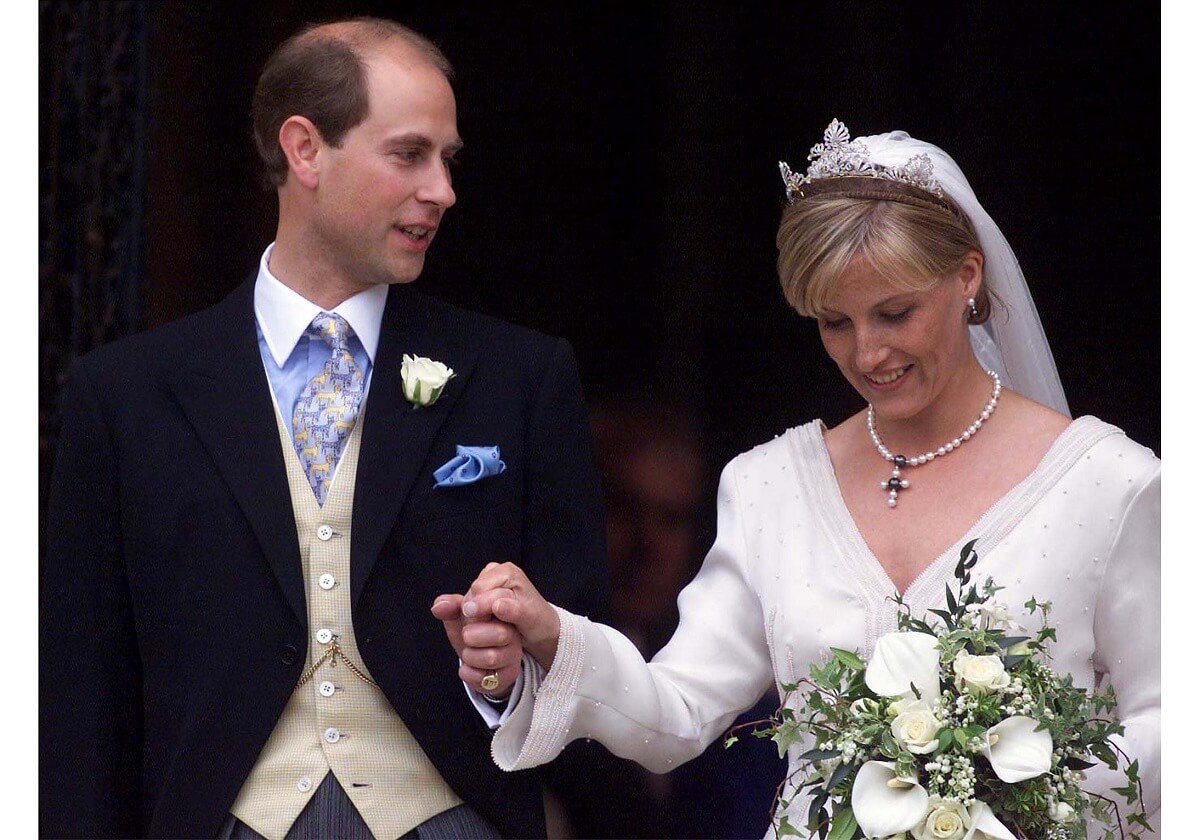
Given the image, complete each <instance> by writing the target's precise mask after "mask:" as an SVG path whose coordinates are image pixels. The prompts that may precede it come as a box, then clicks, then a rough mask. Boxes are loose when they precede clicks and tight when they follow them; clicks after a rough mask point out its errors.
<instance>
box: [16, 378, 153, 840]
mask: <svg viewBox="0 0 1200 840" xmlns="http://www.w3.org/2000/svg"><path fill="white" fill-rule="evenodd" d="M86 361H87V360H86V359H84V360H82V361H81V362H77V363H76V364H75V365H74V368H73V370H72V372H71V376H70V379H69V382H68V386H67V388H66V391H65V408H64V413H63V428H62V436H61V439H60V444H59V449H58V453H57V458H56V461H55V469H54V475H53V479H52V482H51V488H50V496H49V502H48V505H47V511H46V522H47V540H46V549H45V555H44V557H43V566H42V569H41V587H40V589H41V595H40V616H39V622H40V641H41V650H40V655H39V658H40V663H41V664H40V680H39V682H40V686H39V687H40V712H39V739H40V761H39V764H40V834H41V836H44V837H128V836H137V835H139V834H141V833H142V831H143V829H142V796H141V772H142V759H141V756H142V698H141V664H140V659H139V656H138V650H137V641H136V637H135V633H134V625H133V612H132V607H131V599H130V591H129V583H128V580H127V577H126V573H125V564H124V559H123V552H122V545H121V528H120V502H119V493H118V485H117V458H116V454H115V446H114V441H113V439H112V437H111V435H110V430H109V428H108V426H107V424H106V422H105V419H104V416H103V411H102V407H101V403H100V399H99V398H98V396H97V391H96V388H95V386H94V385H93V383H92V382H91V381H90V380H89V377H88V372H87V365H86Z"/></svg>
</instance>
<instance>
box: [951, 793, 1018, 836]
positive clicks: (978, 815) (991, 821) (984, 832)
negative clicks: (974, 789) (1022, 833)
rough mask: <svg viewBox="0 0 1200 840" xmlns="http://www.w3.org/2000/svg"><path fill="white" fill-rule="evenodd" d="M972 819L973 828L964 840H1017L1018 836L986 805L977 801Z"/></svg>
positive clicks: (971, 814) (973, 807)
mask: <svg viewBox="0 0 1200 840" xmlns="http://www.w3.org/2000/svg"><path fill="white" fill-rule="evenodd" d="M970 817H971V827H970V828H968V829H967V834H966V836H965V837H963V840H1017V837H1016V835H1014V834H1013V833H1012V832H1011V831H1009V830H1008V829H1007V828H1006V827H1005V825H1004V823H1002V822H1000V820H998V819H996V815H995V814H993V813H992V809H991V808H989V807H988V806H987V804H986V803H983V802H979V801H978V800H976V802H975V804H974V805H972V806H971V810H970Z"/></svg>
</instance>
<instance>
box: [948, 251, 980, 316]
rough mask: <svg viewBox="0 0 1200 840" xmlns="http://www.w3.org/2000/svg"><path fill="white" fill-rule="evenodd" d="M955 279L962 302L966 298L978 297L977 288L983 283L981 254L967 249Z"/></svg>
mask: <svg viewBox="0 0 1200 840" xmlns="http://www.w3.org/2000/svg"><path fill="white" fill-rule="evenodd" d="M955 279H956V280H957V281H958V283H959V285H960V287H961V290H962V296H963V302H964V304H965V303H966V300H967V298H977V297H979V288H980V286H982V285H983V254H981V253H979V252H978V251H967V255H966V256H965V257H963V261H962V264H961V265H960V266H959V267H958V271H957V272H956V274H955Z"/></svg>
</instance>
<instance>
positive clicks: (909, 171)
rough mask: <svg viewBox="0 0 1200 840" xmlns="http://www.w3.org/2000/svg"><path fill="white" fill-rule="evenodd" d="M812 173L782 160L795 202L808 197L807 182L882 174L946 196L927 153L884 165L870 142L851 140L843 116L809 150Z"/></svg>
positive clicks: (781, 167)
mask: <svg viewBox="0 0 1200 840" xmlns="http://www.w3.org/2000/svg"><path fill="white" fill-rule="evenodd" d="M808 160H809V164H808V173H807V174H805V175H803V176H801V175H800V173H798V172H793V171H792V168H791V167H790V166H788V165H787V164H786V163H784V162H783V161H779V174H780V175H782V176H783V184H784V186H785V187H786V188H787V199H788V202H789V203H791V202H792V201H794V200H795V199H796V198H803V197H804V185H805V184H811V183H812V182H813V181H817V180H820V179H822V178H845V177H857V178H880V179H883V180H885V181H899V182H900V183H903V184H909V185H911V186H914V187H917V188H918V189H922V190H925V191H926V192H930V193H933V194H934V195H936V196H937V197H938V198H942V197H943V196H942V185H941V184H939V183H938V182H937V179H935V178H934V177H933V161H932V160H930V159H929V155H927V154H924V153H922V154H919V155H913V156H912V157H911V158H909V159H908V162H907V163H905V164H904V165H903V166H884V165H883V164H880V163H874V162H873V161H872V160H871V155H870V152H869V151H868V150H867V144H866V143H864V142H862V141H861V140H853V141H852V140H851V139H850V130H849V129H848V128H846V124H845V123H843V122H842V121H841V120H839V119H836V118H835V119H834V121H833V122H831V123H830V124H829V127H828V128H826V129H825V137H824V141H823V142H821V143H818V144H817V145H815V146H813V147H812V150H811V151H810V152H809V153H808Z"/></svg>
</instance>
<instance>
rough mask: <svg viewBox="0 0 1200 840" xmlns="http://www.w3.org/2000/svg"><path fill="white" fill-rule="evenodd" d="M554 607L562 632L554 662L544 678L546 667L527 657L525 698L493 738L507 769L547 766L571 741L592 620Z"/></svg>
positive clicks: (495, 753) (494, 752)
mask: <svg viewBox="0 0 1200 840" xmlns="http://www.w3.org/2000/svg"><path fill="white" fill-rule="evenodd" d="M554 609H556V610H557V611H558V619H559V628H560V629H559V637H558V651H557V653H555V655H554V662H553V663H552V664H551V666H550V670H549V672H547V673H546V675H545V677H544V678H542V679H540V680H539V677H540V676H541V674H540V673H538V672H539V671H540V668H538V667H537V665H536V663H533V662H532V660H531V657H529V656H526V657H524V659H523V660H522V663H521V668H522V670H523V671H524V672H525V685H524V688H523V691H522V693H521V699H520V701H519V702H518V703H517V705H516V707H515V708H514V709H513V713H512V715H511V716H510V717H509V719H508V720H507V721H506V722H505V723H504V725H503V726H501V727H500V728H499V729H498V730H497V731H496V735H495V737H494V738H492V760H493V761H495V762H496V765H497V766H498V767H499V768H500V769H501V770H508V771H512V770H526V769H528V768H530V767H537V766H538V765H541V764H545V763H546V762H548V761H552V760H553V759H554V758H556V757H557V756H558V754H559V753H560V752H562V749H563V747H565V746H566V745H567V743H568V742H569V741H570V740H571V737H570V725H571V718H572V716H573V714H574V708H575V700H576V692H577V691H578V689H579V680H580V678H581V677H582V675H583V660H584V655H585V650H584V640H583V626H584V622H586V621H587V619H586V618H582V617H581V616H577V615H575V614H574V613H569V612H567V611H566V610H564V609H561V608H559V607H555V608H554ZM539 683H540V684H539Z"/></svg>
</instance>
